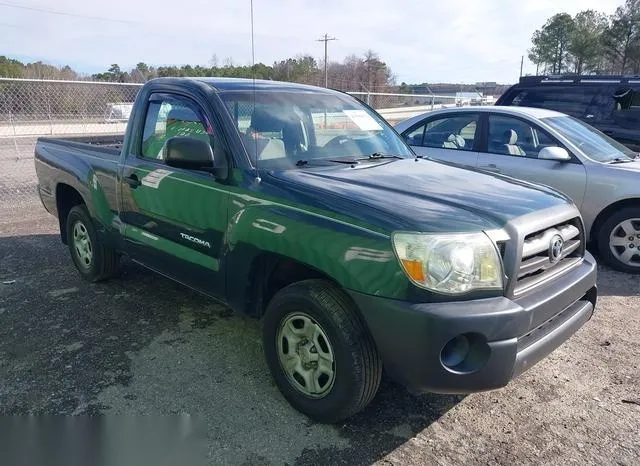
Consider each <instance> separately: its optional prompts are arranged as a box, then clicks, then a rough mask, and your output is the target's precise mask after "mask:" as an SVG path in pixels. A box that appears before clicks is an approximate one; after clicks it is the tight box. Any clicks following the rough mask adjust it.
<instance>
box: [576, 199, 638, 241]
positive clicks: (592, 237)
mask: <svg viewBox="0 0 640 466" xmlns="http://www.w3.org/2000/svg"><path fill="white" fill-rule="evenodd" d="M627 207H640V197H637V198H628V199H621V200H619V201H616V202H614V203H613V204H609V205H608V206H607V207H605V208H604V209H602V210H601V211H600V213H599V214H598V215H597V216H596V218H595V220H594V221H593V223H592V224H591V229H590V230H589V241H590V242H591V243H593V244H594V245H597V244H598V231H599V230H600V228H601V227H602V224H603V223H604V222H606V221H607V219H608V218H609V217H610V216H611V215H613V213H614V212H616V211H617V210H620V209H625V208H627Z"/></svg>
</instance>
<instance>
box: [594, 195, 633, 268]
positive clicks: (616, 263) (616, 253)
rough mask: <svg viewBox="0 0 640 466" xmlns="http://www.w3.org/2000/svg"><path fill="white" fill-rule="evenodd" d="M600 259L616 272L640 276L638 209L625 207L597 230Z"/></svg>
mask: <svg viewBox="0 0 640 466" xmlns="http://www.w3.org/2000/svg"><path fill="white" fill-rule="evenodd" d="M595 239H596V241H597V245H598V250H599V252H600V258H601V259H602V261H603V262H606V263H607V265H609V266H611V267H613V268H614V269H616V270H619V271H621V272H627V273H635V274H640V207H625V208H622V209H620V210H618V211H617V212H614V213H613V214H611V215H610V216H609V217H608V218H606V219H605V220H604V221H603V222H602V224H600V225H599V227H598V230H597V236H596V238H595Z"/></svg>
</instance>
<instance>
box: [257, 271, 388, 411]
mask: <svg viewBox="0 0 640 466" xmlns="http://www.w3.org/2000/svg"><path fill="white" fill-rule="evenodd" d="M296 319H298V321H296ZM304 319H307V320H306V321H305V320H304ZM302 322H305V323H304V326H303V327H302V328H297V329H296V331H297V332H299V333H304V332H306V331H307V330H308V329H309V328H313V329H316V327H317V328H319V332H316V337H314V338H312V341H308V342H307V343H306V345H305V344H304V341H305V340H304V338H303V339H302V340H301V341H300V342H299V343H298V345H301V346H299V347H298V345H297V346H296V347H295V348H294V346H293V341H294V340H295V338H293V337H291V335H292V332H291V331H290V328H291V327H289V326H288V325H287V324H291V325H293V327H296V326H298V327H299V326H300V324H301V323H302ZM307 325H309V326H311V325H315V326H316V327H307ZM297 336H298V335H297V334H296V335H295V337H297ZM262 337H263V345H264V352H265V357H266V360H267V364H268V366H269V369H270V370H271V374H272V375H273V377H274V379H275V381H276V384H277V385H278V388H279V389H280V391H281V392H282V394H283V395H284V397H285V398H286V399H287V400H288V401H289V403H291V405H292V406H293V407H294V408H296V409H297V410H298V411H300V412H301V413H303V414H306V415H307V416H309V417H310V418H311V419H313V420H315V421H318V422H323V423H335V422H339V421H341V420H343V419H346V418H348V417H349V416H351V415H353V414H355V413H357V412H359V411H361V410H362V409H364V407H365V406H367V405H368V404H369V403H370V402H371V400H372V399H373V397H374V396H375V394H376V392H377V391H378V386H379V385H380V378H381V374H382V363H381V361H380V357H379V356H378V352H377V350H376V347H375V344H374V342H373V339H372V337H371V335H370V334H369V332H368V329H367V328H366V327H365V325H364V322H363V321H362V319H361V318H360V316H359V314H358V311H357V310H356V309H355V306H354V304H353V303H352V302H351V300H350V299H349V297H348V296H347V295H345V293H344V292H343V291H342V290H340V289H339V288H338V287H337V286H335V285H333V284H332V283H330V282H328V281H325V280H305V281H301V282H298V283H294V284H292V285H289V286H287V287H285V288H283V289H282V290H280V291H279V292H278V293H277V294H276V295H275V296H274V297H273V299H272V300H271V302H270V303H269V305H268V307H267V310H266V313H265V315H264V319H263V333H262ZM285 341H286V342H287V343H285ZM288 342H292V344H291V345H289V344H288ZM309 345H311V347H310V349H309ZM314 349H315V353H314ZM327 350H328V351H327ZM285 353H286V354H285ZM329 354H332V355H333V363H329V362H328V358H327V355H329ZM296 355H297V356H296ZM305 357H307V359H305ZM314 357H317V361H316V368H315V369H311V371H308V370H305V369H304V367H303V366H304V364H305V363H306V364H307V365H309V364H313V363H314V361H311V362H308V359H309V358H311V359H313V358H314ZM286 358H288V359H286ZM296 358H297V359H296ZM285 359H286V360H287V361H294V362H296V365H297V367H298V368H299V372H295V370H296V369H294V372H295V373H294V374H293V376H292V375H291V372H292V371H289V372H287V371H285V364H284V363H283V362H281V361H284V360H285ZM298 363H299V365H298ZM318 364H320V366H318ZM312 367H313V366H312ZM329 367H330V368H331V369H332V371H333V376H328V375H327V374H326V373H322V372H323V368H324V369H326V370H327V372H328V368H329ZM309 372H311V373H313V374H314V375H313V376H312V377H313V379H314V381H317V385H315V386H314V387H313V388H312V389H311V390H309V392H314V393H305V389H304V387H303V384H302V381H303V380H304V378H303V377H302V376H301V375H300V374H303V373H309ZM318 374H320V375H318ZM314 389H315V390H314ZM318 389H320V390H318ZM320 392H322V393H320Z"/></svg>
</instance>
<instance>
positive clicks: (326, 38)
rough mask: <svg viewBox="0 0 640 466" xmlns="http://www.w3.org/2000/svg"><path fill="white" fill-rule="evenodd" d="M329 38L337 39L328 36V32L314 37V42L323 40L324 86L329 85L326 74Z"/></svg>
mask: <svg viewBox="0 0 640 466" xmlns="http://www.w3.org/2000/svg"><path fill="white" fill-rule="evenodd" d="M330 40H338V39H336V38H335V37H329V34H327V33H325V35H324V36H323V37H322V38H320V39H316V42H324V87H329V75H328V74H327V42H329V41H330Z"/></svg>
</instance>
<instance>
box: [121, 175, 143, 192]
mask: <svg viewBox="0 0 640 466" xmlns="http://www.w3.org/2000/svg"><path fill="white" fill-rule="evenodd" d="M124 182H125V183H127V184H128V185H129V186H131V187H132V188H133V189H136V188H137V187H138V186H140V185H141V184H142V182H141V181H140V179H139V178H138V175H136V174H135V173H133V174H131V175H129V176H125V177H124Z"/></svg>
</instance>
